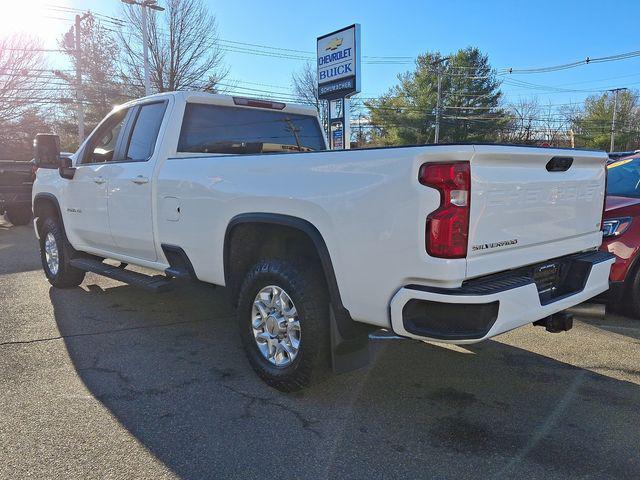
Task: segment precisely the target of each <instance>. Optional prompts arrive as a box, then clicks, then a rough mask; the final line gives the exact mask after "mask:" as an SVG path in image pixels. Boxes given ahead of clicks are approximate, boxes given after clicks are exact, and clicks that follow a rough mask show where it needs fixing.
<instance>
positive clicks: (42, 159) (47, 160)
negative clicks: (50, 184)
mask: <svg viewBox="0 0 640 480" xmlns="http://www.w3.org/2000/svg"><path fill="white" fill-rule="evenodd" d="M33 156H34V159H35V162H36V166H37V167H38V168H59V167H60V137H59V136H58V135H54V134H52V133H38V134H37V135H36V138H35V139H34V140H33Z"/></svg>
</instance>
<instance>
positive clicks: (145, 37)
mask: <svg viewBox="0 0 640 480" xmlns="http://www.w3.org/2000/svg"><path fill="white" fill-rule="evenodd" d="M121 1H122V3H126V4H127V5H140V8H141V9H142V14H141V20H142V55H143V57H144V94H145V96H146V95H151V79H150V76H149V30H148V27H147V8H150V9H152V10H156V11H158V12H162V11H164V8H163V7H160V6H159V5H157V3H158V0H143V1H142V2H138V1H136V0H121Z"/></svg>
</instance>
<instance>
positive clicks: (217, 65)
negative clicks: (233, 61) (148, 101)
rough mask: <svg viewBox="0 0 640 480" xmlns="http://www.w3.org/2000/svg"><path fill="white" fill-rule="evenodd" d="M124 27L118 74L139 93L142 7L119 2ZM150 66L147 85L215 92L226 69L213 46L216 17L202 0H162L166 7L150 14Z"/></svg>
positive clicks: (141, 56) (165, 88)
mask: <svg viewBox="0 0 640 480" xmlns="http://www.w3.org/2000/svg"><path fill="white" fill-rule="evenodd" d="M122 8H123V17H124V19H125V22H126V25H127V26H126V27H122V28H121V29H120V39H121V44H122V50H123V56H122V57H123V58H122V72H121V74H122V77H123V79H124V80H125V82H126V83H129V84H131V83H133V85H134V89H135V93H136V94H138V95H139V94H140V93H142V92H143V91H144V88H143V85H144V80H143V79H144V66H143V64H144V62H143V54H142V50H143V43H142V18H141V16H142V15H141V9H140V7H139V6H137V5H133V6H130V5H123V6H122ZM148 21H149V42H148V47H149V64H150V77H151V85H152V89H153V90H156V91H158V92H167V91H173V90H205V91H216V90H217V84H218V83H219V82H220V81H221V80H222V79H224V77H225V76H226V74H227V71H226V69H225V67H224V65H223V52H222V49H221V48H220V46H219V45H218V28H217V24H216V18H215V15H213V14H212V13H210V12H209V10H208V9H207V7H206V6H205V5H204V4H203V2H202V0H167V1H166V10H165V11H164V12H162V13H156V12H154V11H153V10H150V12H149V16H148Z"/></svg>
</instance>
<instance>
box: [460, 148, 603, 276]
mask: <svg viewBox="0 0 640 480" xmlns="http://www.w3.org/2000/svg"><path fill="white" fill-rule="evenodd" d="M606 159H607V157H606V154H605V153H603V152H589V151H574V150H557V149H542V148H527V147H522V148H516V147H509V148H504V147H499V146H489V145H482V146H476V147H475V154H474V155H473V158H472V160H471V177H472V180H471V212H470V226H469V247H468V255H467V276H468V277H476V276H480V275H485V274H488V273H492V272H497V271H501V270H508V269H510V268H514V267H518V266H522V265H527V264H531V263H535V262H539V261H543V260H547V259H550V258H555V257H559V256H563V255H568V254H570V253H574V252H578V251H581V250H586V249H589V248H594V247H597V246H599V245H600V243H601V241H602V235H601V233H600V221H601V216H602V205H603V202H604V190H605V176H606V174H605V164H606ZM569 164H570V166H569V167H568V168H566V167H567V166H568V165H569ZM554 170H555V171H554Z"/></svg>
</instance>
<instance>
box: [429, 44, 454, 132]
mask: <svg viewBox="0 0 640 480" xmlns="http://www.w3.org/2000/svg"><path fill="white" fill-rule="evenodd" d="M449 58H451V57H443V58H441V59H439V60H436V61H435V62H432V63H431V65H432V66H434V67H437V68H438V71H437V74H438V98H437V100H436V131H435V138H434V142H433V143H438V141H439V140H440V110H441V109H442V73H443V72H442V68H441V65H442V62H445V61H447V60H449Z"/></svg>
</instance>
